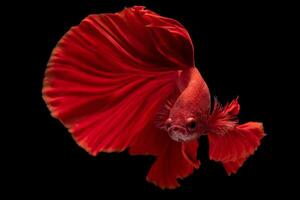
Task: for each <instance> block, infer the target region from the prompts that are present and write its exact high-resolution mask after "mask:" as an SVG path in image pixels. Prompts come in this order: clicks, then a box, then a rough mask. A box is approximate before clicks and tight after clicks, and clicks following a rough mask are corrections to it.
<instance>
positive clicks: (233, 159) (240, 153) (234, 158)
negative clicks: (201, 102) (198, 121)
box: [208, 100, 265, 174]
mask: <svg viewBox="0 0 300 200" xmlns="http://www.w3.org/2000/svg"><path fill="white" fill-rule="evenodd" d="M238 112H239V105H238V102H237V100H234V101H233V102H232V103H231V104H229V105H227V106H225V107H224V109H223V108H222V107H220V106H217V108H214V112H213V113H212V116H211V118H210V120H211V121H209V123H210V124H209V125H208V127H209V129H208V130H209V134H208V138H209V156H210V159H212V160H216V161H220V162H222V163H223V164H224V167H225V169H226V171H227V173H228V174H231V173H236V172H237V170H238V169H239V168H240V167H241V166H242V164H243V162H244V161H245V160H246V159H247V158H248V157H249V156H250V155H252V154H253V153H254V152H255V150H256V149H257V148H258V146H259V145H260V141H261V139H262V138H263V137H264V136H265V133H264V130H263V125H262V123H258V122H248V123H245V124H241V125H237V120H236V119H235V117H236V115H237V114H238ZM214 124H215V127H214ZM222 125H223V126H224V127H222Z"/></svg>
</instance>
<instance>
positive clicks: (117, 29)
mask: <svg viewBox="0 0 300 200" xmlns="http://www.w3.org/2000/svg"><path fill="white" fill-rule="evenodd" d="M42 93H43V98H44V100H45V102H46V104H47V106H48V108H49V110H50V111H51V114H52V116H53V117H55V118H57V119H59V120H60V121H61V122H62V123H63V124H64V126H65V127H67V128H68V130H69V132H70V133H71V134H72V136H73V138H74V140H75V141H76V142H77V143H78V145H80V146H81V147H82V148H84V149H85V150H86V151H87V152H88V153H90V154H91V155H93V156H96V155H97V154H98V153H99V152H121V151H124V150H125V149H128V150H129V154H130V155H151V156H155V157H156V160H155V162H154V164H153V165H152V167H151V169H150V171H149V173H148V175H147V180H148V181H149V182H152V183H154V184H155V185H157V186H158V187H160V188H176V187H178V186H179V183H178V180H177V179H178V178H184V177H186V176H188V175H190V174H191V173H192V172H193V170H194V169H195V168H196V169H197V168H199V166H200V161H199V160H198V159H197V149H198V141H197V139H198V138H199V137H200V136H202V135H207V137H208V140H209V157H210V159H211V160H215V161H218V162H220V163H222V164H223V166H224V168H225V170H226V171H227V173H228V174H231V173H236V172H237V170H238V169H239V168H240V167H241V166H242V164H243V163H244V161H245V160H246V159H247V158H248V157H249V156H250V155H252V154H253V153H254V151H255V150H256V149H257V147H258V146H259V145H260V140H261V139H262V138H263V136H264V135H265V134H264V130H263V126H262V123H258V122H248V123H245V124H241V125H240V124H238V121H237V118H236V117H237V115H238V113H239V110H240V106H239V104H238V99H235V100H233V101H232V102H231V103H229V104H227V105H226V106H224V107H222V106H221V105H220V104H219V103H218V102H217V101H216V100H215V101H214V106H213V108H211V99H210V93H209V90H208V87H207V85H206V83H205V81H204V80H203V78H202V76H201V74H200V73H199V71H198V70H197V68H196V67H195V63H194V48H193V44H192V41H191V38H190V36H189V34H188V32H187V30H186V29H185V28H184V27H183V26H182V25H181V24H180V23H179V22H178V21H176V20H174V19H170V18H167V17H162V16H160V15H158V14H156V13H155V12H152V11H150V10H147V9H145V8H144V7H142V6H134V7H131V8H125V9H124V10H123V11H121V12H118V13H107V14H94V15H90V16H88V17H86V18H85V19H84V20H83V21H82V22H81V23H80V24H79V25H78V26H75V27H72V28H71V29H70V30H69V31H68V32H67V33H66V34H65V35H64V36H63V37H62V39H61V40H60V41H59V42H58V44H57V46H56V47H55V49H54V50H53V52H52V55H51V58H50V60H49V63H48V67H47V70H46V73H45V78H44V85H43V91H42Z"/></svg>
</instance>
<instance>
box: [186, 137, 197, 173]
mask: <svg viewBox="0 0 300 200" xmlns="http://www.w3.org/2000/svg"><path fill="white" fill-rule="evenodd" d="M198 146H199V142H198V141H197V140H192V141H190V142H188V143H182V154H183V156H184V157H185V159H186V160H187V161H189V162H190V164H191V165H193V166H194V168H196V169H198V168H199V167H200V161H199V160H198V159H197V151H198Z"/></svg>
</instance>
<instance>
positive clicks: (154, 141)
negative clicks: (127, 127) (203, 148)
mask: <svg viewBox="0 0 300 200" xmlns="http://www.w3.org/2000/svg"><path fill="white" fill-rule="evenodd" d="M197 149H198V141H196V140H195V141H192V142H190V143H185V144H182V143H178V142H175V141H173V140H171V139H170V137H169V136H168V134H167V133H166V132H165V131H164V130H162V129H159V128H155V127H153V126H152V127H149V128H146V129H145V131H144V132H143V133H142V134H140V135H139V136H138V137H137V139H136V140H135V142H134V143H133V145H131V147H130V150H129V153H130V154H131V155H155V156H156V157H157V158H156V160H155V162H154V164H153V165H152V167H151V169H150V171H149V173H148V175H147V180H148V181H149V182H152V183H154V184H155V185H157V186H158V187H160V188H163V189H166V188H167V189H174V188H176V187H179V183H178V181H177V179H178V178H184V177H186V176H188V175H190V174H191V173H192V172H193V170H194V169H195V168H199V165H200V162H199V161H198V160H197Z"/></svg>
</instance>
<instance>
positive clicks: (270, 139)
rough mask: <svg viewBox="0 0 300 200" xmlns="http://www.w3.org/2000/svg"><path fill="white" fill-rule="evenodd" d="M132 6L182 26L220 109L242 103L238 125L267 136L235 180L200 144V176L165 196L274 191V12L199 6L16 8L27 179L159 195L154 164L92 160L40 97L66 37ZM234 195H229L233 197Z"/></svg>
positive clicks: (98, 3) (85, 2) (102, 1)
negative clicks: (257, 124)
mask: <svg viewBox="0 0 300 200" xmlns="http://www.w3.org/2000/svg"><path fill="white" fill-rule="evenodd" d="M133 5H145V6H146V7H147V8H149V9H151V10H153V11H155V12H157V13H159V14H161V15H163V16H167V17H170V18H174V19H176V20H178V21H180V22H181V23H182V24H183V25H184V26H185V27H186V29H187V30H188V31H189V33H190V35H191V37H192V40H193V42H194V46H195V59H196V66H197V67H198V68H199V69H200V72H201V74H202V75H203V77H204V79H205V80H206V82H207V84H208V86H209V88H210V91H211V95H212V96H217V97H218V99H219V100H220V101H221V102H222V103H225V102H227V101H230V100H232V99H233V98H235V97H236V96H240V104H241V113H240V121H241V122H246V121H261V122H263V123H264V127H265V132H266V133H267V136H266V137H265V138H264V139H263V140H262V144H261V146H260V147H259V148H258V150H257V152H256V153H255V154H254V156H251V157H250V158H249V159H248V160H247V161H246V162H245V164H244V165H243V167H242V168H241V169H240V170H239V171H238V173H237V174H236V175H232V176H231V177H227V175H226V173H225V171H224V169H223V167H222V166H221V165H219V164H218V163H215V162H213V161H209V159H208V155H207V154H208V149H207V148H208V145H207V139H206V138H201V146H200V149H199V152H198V154H199V158H200V159H201V161H202V165H201V167H200V169H199V170H197V171H195V173H194V174H193V175H191V176H189V177H188V178H186V179H184V180H183V181H180V182H181V183H182V186H181V187H180V188H179V189H177V190H175V191H168V190H167V191H164V192H167V193H176V192H182V191H188V192H194V193H199V195H200V194H201V193H203V191H206V190H208V189H212V188H215V187H216V186H219V187H220V188H223V187H229V186H228V183H231V184H234V185H235V186H238V185H240V186H242V185H243V184H245V183H247V182H249V181H250V182H251V181H253V182H255V183H256V184H261V183H263V184H262V185H264V186H258V187H255V186H254V185H251V187H253V188H254V187H255V190H257V189H262V188H263V187H265V186H266V185H269V184H270V180H271V178H272V177H273V176H274V173H275V168H274V148H273V143H274V138H275V130H274V128H273V126H274V122H273V111H272V109H273V108H274V107H273V104H274V103H273V102H274V101H273V98H272V90H273V84H272V82H273V81H274V79H275V78H273V72H274V69H273V67H272V64H271V60H272V59H274V58H273V56H272V54H271V52H272V48H273V46H274V41H273V37H272V32H271V29H270V28H271V26H272V25H273V23H274V21H273V15H272V6H273V5H272V4H261V3H238V2H234V3H233V2H232V3H226V4H225V3H217V2H211V3H201V2H198V1H195V0H190V1H189V0H183V1H166V0H161V1H158V0H144V1H143V0H140V1H138V0H136V1H128V0H77V1H63V0H61V1H42V2H34V3H33V2H32V3H30V2H24V3H21V4H18V5H16V7H18V9H17V11H15V12H16V14H18V15H20V16H19V17H18V23H19V25H18V31H19V32H21V33H22V34H20V35H19V38H18V39H20V41H22V43H19V44H17V45H18V46H16V48H15V51H17V52H19V53H21V54H22V55H23V56H22V57H18V59H20V60H21V61H22V64H21V65H18V67H19V68H18V70H19V71H18V74H19V76H20V80H21V81H22V84H21V85H20V86H22V85H23V84H24V85H26V89H20V90H19V92H18V97H26V98H24V99H25V100H24V101H22V102H24V103H25V104H24V106H23V108H25V110H26V111H24V112H22V113H20V112H19V113H20V114H19V115H18V119H19V120H20V121H22V125H20V126H22V127H21V130H22V131H19V134H20V135H21V137H20V138H21V139H20V138H19V140H20V142H21V143H22V144H23V145H24V146H25V147H24V148H23V147H22V149H21V150H20V151H19V152H18V162H19V164H18V165H19V166H22V167H21V168H22V170H24V171H23V172H24V174H26V175H27V178H29V179H32V181H33V182H35V183H37V184H38V185H39V184H43V183H49V182H50V181H54V183H53V185H54V186H55V185H57V184H60V183H63V184H64V185H70V184H74V185H76V186H79V185H87V186H94V187H96V188H97V190H99V192H101V191H108V190H111V191H116V192H117V191H120V190H124V189H125V190H127V191H139V192H161V190H160V189H158V188H157V187H155V186H153V185H152V184H149V183H147V182H146V180H145V177H146V175H147V172H148V170H149V169H150V166H151V164H152V162H153V161H154V159H153V158H152V157H146V156H134V157H131V156H128V154H127V153H126V152H124V153H118V154H117V153H113V154H106V153H101V154H99V155H98V156H97V157H92V156H90V155H88V154H87V153H86V152H85V151H84V150H83V149H81V148H80V147H79V146H77V145H76V143H75V142H74V141H73V139H72V138H71V135H70V134H69V133H68V132H67V129H66V128H64V127H63V125H62V124H60V122H59V121H58V120H56V119H54V118H52V117H51V116H50V114H49V111H48V109H47V108H46V105H45V104H44V102H43V100H42V98H41V88H42V80H43V74H44V71H45V69H46V64H47V61H48V59H49V56H50V53H51V51H52V49H53V48H54V47H55V45H56V43H57V42H58V40H59V39H60V38H61V37H62V36H63V35H64V34H65V33H66V31H68V29H69V28H70V27H71V26H74V25H77V24H78V23H79V22H80V21H81V20H82V19H83V18H85V17H86V16H87V15H89V14H92V13H104V12H117V11H120V10H122V9H123V8H124V7H125V6H127V7H129V6H133ZM13 15H14V13H12V16H13ZM20 44H22V45H20ZM13 128H19V127H17V125H16V127H13ZM23 139H24V140H23ZM25 141H26V142H25ZM253 188H252V189H253ZM252 189H250V188H249V190H250V191H251V190H252ZM97 190H96V191H97ZM234 190H235V189H234V188H229V190H228V191H229V192H230V191H234Z"/></svg>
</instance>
